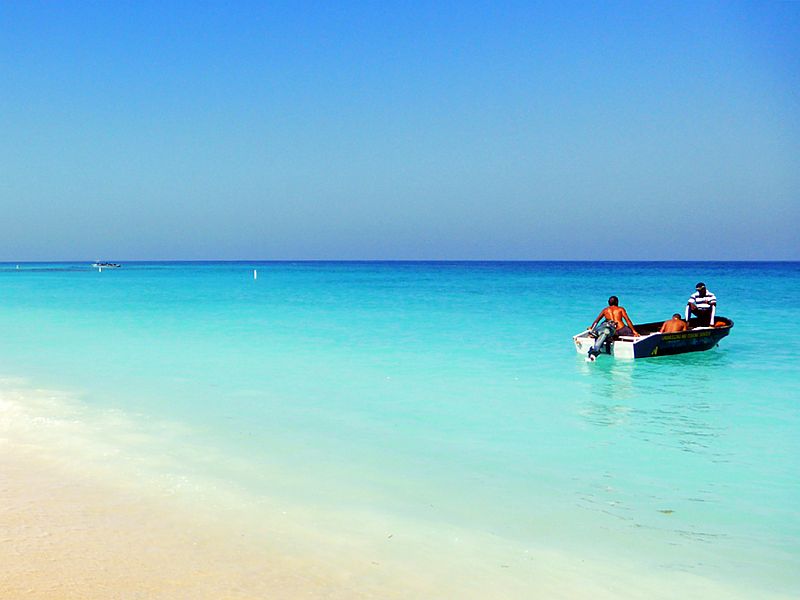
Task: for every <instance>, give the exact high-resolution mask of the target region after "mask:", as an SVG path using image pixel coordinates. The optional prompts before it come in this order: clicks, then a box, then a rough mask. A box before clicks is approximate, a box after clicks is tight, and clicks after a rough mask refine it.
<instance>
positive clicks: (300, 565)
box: [0, 444, 387, 598]
mask: <svg viewBox="0 0 800 600" xmlns="http://www.w3.org/2000/svg"><path fill="white" fill-rule="evenodd" d="M0 447H2V455H1V456H0V481H2V484H0V564H2V565H3V568H2V569H1V570H0V597H3V598H23V597H24V598H265V597H270V598H312V597H313V598H320V597H324V598H371V597H386V595H387V594H386V590H382V591H381V592H380V594H379V593H378V589H377V588H374V587H373V585H372V584H371V583H370V582H369V581H365V580H364V579H362V578H360V577H359V576H358V574H355V573H351V572H339V573H335V574H334V573H333V572H332V571H331V570H330V569H328V568H326V565H321V564H315V563H314V562H313V561H310V560H306V559H301V558H298V557H292V556H289V555H281V554H279V553H278V552H275V551H273V550H272V549H271V548H269V547H264V545H263V544H264V540H260V539H257V538H255V537H253V536H249V535H248V534H247V532H246V531H239V532H238V533H239V535H238V537H237V536H232V535H231V531H230V530H227V531H226V530H223V529H221V528H218V527H216V526H215V525H214V524H213V523H199V522H198V521H197V520H196V519H193V518H191V517H189V516H185V515H181V514H179V513H178V511H177V510H170V509H169V507H165V506H164V505H163V503H158V505H157V504H156V503H155V502H152V501H149V500H147V499H143V498H141V497H136V496H134V495H131V494H126V493H125V492H123V491H121V490H118V489H113V488H111V487H107V488H104V486H102V485H101V484H100V483H98V482H97V481H92V480H90V479H86V478H79V477H75V476H70V477H66V476H65V474H64V473H63V472H60V471H59V470H58V469H57V468H55V467H54V466H52V465H47V464H45V463H44V462H42V461H41V460H37V459H35V458H34V457H30V456H25V454H24V453H23V452H19V451H16V452H14V451H11V449H10V448H9V447H8V444H2V445H1V446H0Z"/></svg>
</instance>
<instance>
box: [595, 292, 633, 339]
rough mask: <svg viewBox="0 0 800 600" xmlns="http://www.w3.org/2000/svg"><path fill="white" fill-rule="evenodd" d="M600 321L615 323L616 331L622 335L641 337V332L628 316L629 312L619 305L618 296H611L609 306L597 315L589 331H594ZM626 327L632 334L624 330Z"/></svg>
mask: <svg viewBox="0 0 800 600" xmlns="http://www.w3.org/2000/svg"><path fill="white" fill-rule="evenodd" d="M600 319H605V320H607V321H611V322H613V324H614V329H616V330H617V333H619V334H620V335H635V336H638V335H639V332H637V331H636V328H635V327H634V326H633V321H631V318H630V317H629V316H628V312H627V311H626V310H625V309H624V308H623V307H621V306H620V305H619V299H618V298H617V297H616V296H611V297H610V298H609V299H608V306H606V307H605V308H604V309H603V310H601V311H600V314H599V315H597V318H596V319H595V320H594V323H592V324H591V325H590V326H589V329H594V326H595V325H597V324H598V323H599V322H600ZM626 327H627V328H630V333H628V331H627V330H626V329H624V328H626Z"/></svg>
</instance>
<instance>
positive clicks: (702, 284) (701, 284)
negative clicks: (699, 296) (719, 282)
mask: <svg viewBox="0 0 800 600" xmlns="http://www.w3.org/2000/svg"><path fill="white" fill-rule="evenodd" d="M704 287H706V284H705V283H703V282H702V281H700V282H698V283H697V285H696V286H694V289H696V290H699V289H700V288H704Z"/></svg>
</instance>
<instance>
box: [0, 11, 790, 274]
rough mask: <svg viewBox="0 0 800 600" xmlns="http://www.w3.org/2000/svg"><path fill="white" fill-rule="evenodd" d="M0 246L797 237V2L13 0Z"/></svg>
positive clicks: (779, 255)
mask: <svg viewBox="0 0 800 600" xmlns="http://www.w3.org/2000/svg"><path fill="white" fill-rule="evenodd" d="M0 86H1V87H0V134H1V135H0V208H1V209H2V229H1V230H2V236H0V260H11V261H14V260H58V259H63V260H68V259H88V260H93V259H96V258H98V259H105V260H132V259H665V260H669V259H703V260H705V259H709V260H710V259H790V260H791V259H794V260H797V259H800V233H798V231H799V230H800V3H790V2H785V3H784V2H782V3H770V2H766V3H762V2H759V3H735V2H721V3H714V2H688V3H674V2H659V3H644V2H619V3H617V2H608V3H606V2H604V3H598V4H588V3H583V2H579V3H574V4H570V3H563V2H552V3H535V2H519V3H507V2H485V3H478V2H470V1H469V0H462V1H458V2H450V3H448V2H442V1H440V2H431V3H417V2H396V3H391V2H382V1H381V2H363V3H361V2H358V3H356V2H352V3H351V2H345V1H339V2H315V3H307V4H306V3H303V2H299V1H292V2H286V3H282V2H253V3H249V2H244V1H239V2H231V3H223V2H196V3H189V2H186V3H164V2H152V3H149V2H139V1H136V2H85V3H70V2H58V3H55V2H34V1H31V2H5V3H2V5H0Z"/></svg>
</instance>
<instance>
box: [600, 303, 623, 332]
mask: <svg viewBox="0 0 800 600" xmlns="http://www.w3.org/2000/svg"><path fill="white" fill-rule="evenodd" d="M600 314H601V315H603V318H604V319H606V320H608V321H614V322H615V323H616V324H617V329H620V328H621V327H623V326H624V325H625V323H624V322H623V320H622V319H623V318H624V317H627V316H628V313H627V312H625V309H624V308H622V307H621V306H607V307H606V308H604V309H603V310H602V311H601V312H600ZM628 322H630V319H628Z"/></svg>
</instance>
